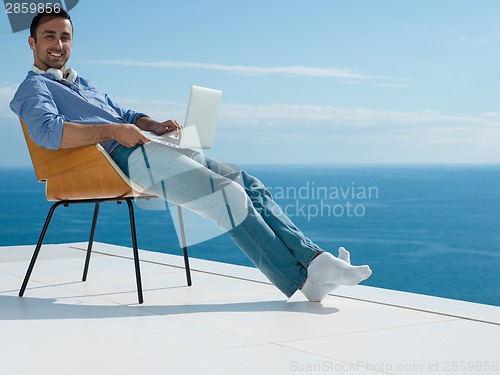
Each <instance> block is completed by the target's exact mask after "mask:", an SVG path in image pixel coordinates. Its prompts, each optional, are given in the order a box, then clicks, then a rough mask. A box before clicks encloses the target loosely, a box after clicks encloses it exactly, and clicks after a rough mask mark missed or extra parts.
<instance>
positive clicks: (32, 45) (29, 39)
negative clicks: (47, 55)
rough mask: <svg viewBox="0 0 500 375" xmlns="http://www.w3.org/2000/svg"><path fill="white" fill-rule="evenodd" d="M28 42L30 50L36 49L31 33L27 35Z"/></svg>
mask: <svg viewBox="0 0 500 375" xmlns="http://www.w3.org/2000/svg"><path fill="white" fill-rule="evenodd" d="M28 44H29V45H30V48H31V50H32V51H35V50H36V40H35V38H33V37H32V36H31V35H30V36H29V37H28Z"/></svg>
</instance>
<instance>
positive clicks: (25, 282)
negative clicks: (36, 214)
mask: <svg viewBox="0 0 500 375" xmlns="http://www.w3.org/2000/svg"><path fill="white" fill-rule="evenodd" d="M61 204H66V202H64V201H59V202H56V203H54V204H53V205H52V206H51V207H50V209H49V212H48V213H47V217H46V219H45V224H44V225H43V229H42V233H40V237H39V238H38V242H37V244H36V247H35V251H34V252H33V256H32V258H31V262H30V264H29V266H28V270H27V271H26V276H24V280H23V285H22V286H21V290H20V291H19V297H22V296H23V295H24V291H25V290H26V286H27V285H28V281H29V279H30V276H31V273H32V272H33V268H34V267H35V263H36V259H37V258H38V254H39V253H40V249H41V248H42V244H43V240H44V238H45V234H46V233H47V229H48V228H49V224H50V221H51V220H52V216H53V215H54V211H55V209H56V208H57V207H59V206H60V205H61Z"/></svg>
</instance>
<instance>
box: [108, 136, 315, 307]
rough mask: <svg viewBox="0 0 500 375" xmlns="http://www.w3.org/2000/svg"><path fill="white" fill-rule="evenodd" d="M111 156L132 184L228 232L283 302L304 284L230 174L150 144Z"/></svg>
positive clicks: (303, 274) (300, 272)
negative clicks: (196, 214) (281, 295)
mask: <svg viewBox="0 0 500 375" xmlns="http://www.w3.org/2000/svg"><path fill="white" fill-rule="evenodd" d="M111 156H112V157H113V158H114V159H115V162H116V163H117V164H118V165H119V166H120V168H122V170H124V171H125V172H126V173H127V174H128V175H129V177H130V178H131V179H132V180H133V181H134V182H136V183H137V184H139V185H141V186H144V187H148V190H149V191H150V192H152V193H154V194H155V195H157V196H159V197H161V198H166V199H167V200H168V201H169V202H171V203H174V204H178V205H180V206H181V207H185V208H187V209H190V210H192V211H194V212H196V213H198V214H200V215H201V216H203V217H205V218H208V219H210V220H212V221H214V222H215V224H216V225H218V226H220V227H222V228H224V229H225V230H227V231H228V234H229V235H230V236H231V238H232V239H233V240H234V242H235V243H236V244H237V245H238V246H239V247H240V248H241V250H242V251H243V252H244V253H245V254H246V255H247V256H248V257H249V258H250V260H251V261H252V262H253V263H254V264H255V266H256V267H257V268H258V269H259V270H261V272H262V273H264V274H265V275H266V277H268V278H269V280H270V281H271V282H272V283H273V284H274V285H276V286H277V287H278V288H279V289H280V290H281V291H282V292H283V293H284V294H285V295H287V296H288V297H290V296H291V295H292V294H293V293H294V292H295V291H296V290H297V289H298V288H299V287H300V286H301V285H302V284H303V283H304V282H305V280H306V278H307V270H306V268H305V267H304V266H303V265H302V264H301V263H300V262H299V261H297V259H296V257H295V256H294V255H293V254H292V253H291V252H290V250H289V249H288V247H287V246H286V245H285V244H284V243H283V242H282V240H281V239H280V238H279V237H278V236H277V235H276V233H275V232H274V231H273V229H272V228H270V227H269V225H268V224H267V223H266V221H265V220H264V219H263V218H262V216H261V215H260V214H259V212H257V210H256V209H255V208H254V206H253V205H252V202H251V201H250V199H249V197H248V196H247V193H246V192H245V189H244V188H243V187H242V186H241V185H240V184H238V183H237V182H235V181H234V178H235V176H234V175H233V174H232V173H233V172H234V170H233V171H231V168H227V169H226V166H223V165H222V163H217V162H215V161H212V160H209V161H208V162H207V163H204V161H203V160H201V159H202V158H203V157H202V155H200V154H196V153H191V154H190V152H189V151H187V150H184V151H183V150H176V149H173V148H170V147H166V146H162V145H158V144H155V143H153V142H152V143H149V144H147V145H144V146H141V147H137V148H136V149H135V150H134V151H133V152H131V150H123V148H120V149H117V150H115V151H114V152H113V153H112V154H111ZM195 159H198V160H199V161H201V162H202V163H200V162H198V161H197V160H195ZM205 165H207V166H208V167H207V166H205ZM210 168H212V169H213V170H211V169H210ZM215 170H218V171H219V172H221V173H222V174H219V173H216V172H215ZM163 186H165V187H166V189H165V190H166V194H167V197H164V189H163ZM222 192H224V194H221V193H222ZM221 196H223V197H224V199H221Z"/></svg>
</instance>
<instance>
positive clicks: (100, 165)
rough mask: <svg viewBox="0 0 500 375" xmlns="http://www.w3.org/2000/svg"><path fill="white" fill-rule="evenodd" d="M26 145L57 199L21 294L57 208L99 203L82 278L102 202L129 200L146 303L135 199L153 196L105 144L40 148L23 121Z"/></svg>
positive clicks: (49, 197)
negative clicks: (118, 163)
mask: <svg viewBox="0 0 500 375" xmlns="http://www.w3.org/2000/svg"><path fill="white" fill-rule="evenodd" d="M21 126H22V129H23V133H24V137H25V139H26V144H27V146H28V150H29V153H30V156H31V161H32V163H33V168H34V169H35V174H36V178H37V180H38V181H39V182H45V195H46V198H47V200H48V201H56V202H55V203H54V204H53V205H52V206H51V208H50V209H49V212H48V214H47V218H46V220H45V224H44V226H43V229H42V232H41V234H40V237H39V239H38V243H37V245H36V247H35V251H34V253H33V257H32V259H31V262H30V265H29V267H28V270H27V272H26V276H25V277H24V281H23V284H22V286H21V290H20V291H19V296H20V297H22V296H23V295H24V292H25V290H26V286H27V285H28V281H29V278H30V276H31V273H32V271H33V268H34V266H35V262H36V259H37V257H38V254H39V252H40V249H41V247H42V243H43V240H44V237H45V234H46V232H47V229H48V227H49V224H50V220H51V219H52V216H53V214H54V211H55V209H56V208H57V207H59V206H61V205H63V206H65V207H68V206H69V205H71V204H84V203H92V204H94V205H95V208H94V216H93V219H92V226H91V229H90V237H89V242H88V247H87V255H86V259H85V266H84V270H83V277H82V281H85V280H86V279H87V272H88V267H89V262H90V255H91V253H92V244H93V242H94V233H95V227H96V223H97V216H98V213H99V205H100V203H103V202H117V203H122V202H126V203H127V205H128V211H129V218H130V231H131V235H132V247H133V253H134V263H135V275H136V281H137V293H138V297H139V303H142V302H143V294H142V282H141V271H140V265H139V251H138V247H137V235H136V229H135V216H134V206H133V204H132V200H134V199H136V198H151V197H153V196H151V195H149V194H147V192H146V191H144V189H141V187H139V186H136V185H134V184H133V183H132V182H131V181H130V180H129V179H128V178H127V176H125V174H124V173H123V172H122V171H121V170H120V168H119V167H118V166H117V165H116V164H115V162H114V161H113V159H111V157H110V156H109V155H108V153H107V152H106V151H105V150H104V149H103V148H102V146H101V145H99V144H96V145H90V146H85V147H77V148H71V149H61V150H48V149H46V148H43V147H39V146H37V145H36V144H35V142H33V140H32V139H31V137H30V136H29V134H28V132H27V130H26V124H25V123H24V122H23V121H22V120H21ZM177 213H178V215H179V223H180V232H181V233H180V234H181V241H182V250H183V255H184V264H185V270H186V278H187V284H188V286H190V285H191V272H190V267H189V258H188V252H187V245H186V239H185V234H184V226H183V220H182V210H181V207H179V206H177Z"/></svg>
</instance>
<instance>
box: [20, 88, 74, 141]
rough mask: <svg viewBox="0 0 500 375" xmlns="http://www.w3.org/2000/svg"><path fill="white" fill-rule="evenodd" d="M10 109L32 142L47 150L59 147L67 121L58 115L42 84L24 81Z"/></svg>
mask: <svg viewBox="0 0 500 375" xmlns="http://www.w3.org/2000/svg"><path fill="white" fill-rule="evenodd" d="M10 108H11V109H12V111H14V113H16V114H17V115H18V116H19V117H20V118H21V119H23V121H24V122H25V123H26V129H27V130H28V133H29V135H30V137H31V139H33V141H34V142H35V143H36V144H37V145H38V146H41V147H45V148H47V149H49V150H57V149H59V147H60V146H61V140H62V134H63V126H64V125H63V124H64V122H65V121H68V120H67V119H66V118H65V116H63V115H61V114H59V111H58V109H57V106H56V104H55V102H54V99H53V97H52V94H51V93H50V91H49V90H48V88H47V86H46V85H45V84H44V82H42V81H39V80H30V81H24V82H23V83H22V84H21V85H20V86H19V89H18V90H17V92H16V95H15V96H14V99H13V100H12V101H11V103H10Z"/></svg>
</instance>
